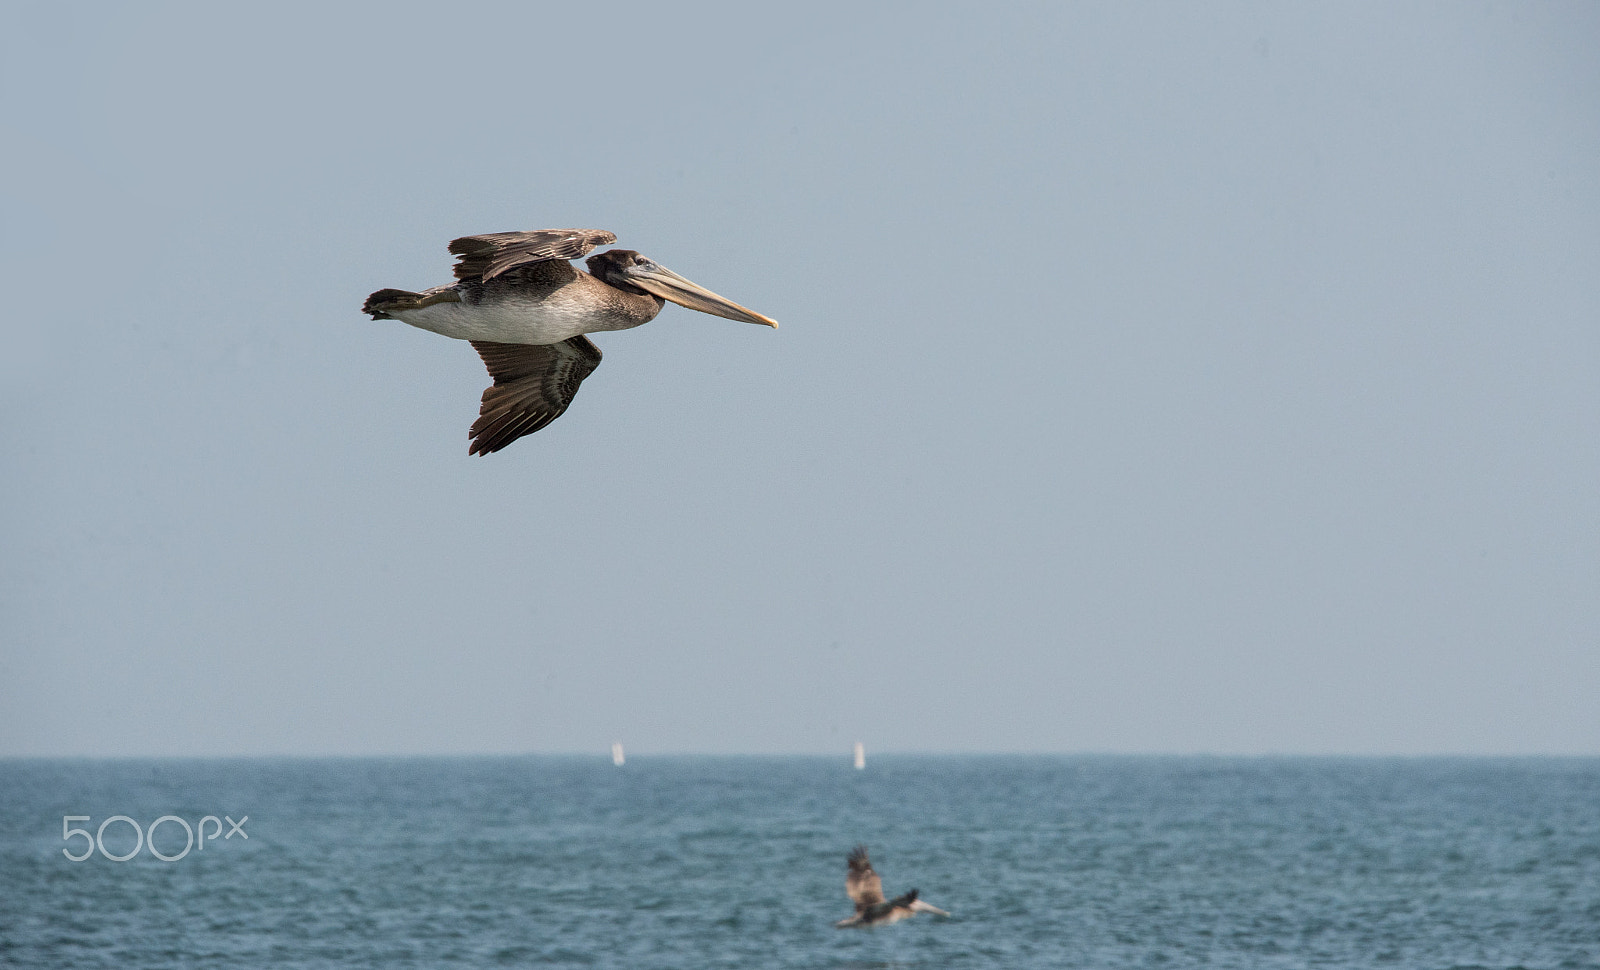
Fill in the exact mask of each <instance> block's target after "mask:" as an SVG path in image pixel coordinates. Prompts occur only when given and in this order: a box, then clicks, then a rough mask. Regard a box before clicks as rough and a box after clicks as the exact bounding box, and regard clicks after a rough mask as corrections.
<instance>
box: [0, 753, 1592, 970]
mask: <svg viewBox="0 0 1600 970" xmlns="http://www.w3.org/2000/svg"><path fill="white" fill-rule="evenodd" d="M85 815H87V816H89V820H88V821H81V820H75V821H69V822H68V823H66V827H67V828H82V829H85V830H86V831H88V832H89V838H86V837H84V836H81V835H75V836H73V837H72V838H71V839H69V840H65V841H64V840H63V837H62V836H63V821H62V819H63V816H85ZM114 815H125V816H128V817H129V818H130V819H132V820H133V821H134V822H136V823H138V825H139V827H140V830H141V831H143V830H144V829H147V828H148V827H149V826H150V823H151V822H153V821H155V820H156V819H158V818H160V817H162V816H167V815H172V816H176V817H178V818H180V819H183V820H184V821H186V822H187V823H189V825H190V827H191V829H192V828H193V827H194V826H195V825H196V824H197V823H199V820H200V819H201V818H203V817H205V816H208V815H209V816H217V817H218V823H217V824H216V825H215V826H213V824H212V823H209V822H208V823H205V825H204V826H203V828H204V831H205V832H206V833H207V841H206V842H205V844H204V848H203V849H201V848H191V849H190V851H189V852H188V853H187V854H186V855H184V856H183V857H182V858H179V859H177V861H174V862H163V861H161V860H160V859H159V858H157V857H156V856H154V855H152V854H151V851H150V848H151V847H150V845H149V844H148V842H147V843H146V844H145V845H143V846H141V847H140V849H139V852H138V853H137V854H136V855H134V856H133V857H132V858H131V859H129V860H128V861H126V862H114V861H111V860H109V859H108V858H106V857H105V855H102V854H101V852H100V851H99V849H98V848H95V849H94V852H93V854H92V855H91V856H90V858H88V859H86V860H85V861H82V862H73V861H70V860H68V859H67V858H66V857H64V855H63V849H66V850H67V851H68V852H71V853H72V854H73V855H79V854H82V853H83V852H84V851H85V849H86V848H88V847H89V846H90V844H92V843H90V839H91V838H92V837H93V835H94V834H95V832H97V831H99V830H100V826H101V824H102V823H104V822H105V820H106V819H107V818H110V817H111V816H114ZM245 816H248V821H246V822H244V824H243V828H242V831H243V833H244V834H242V835H241V834H234V835H233V837H231V838H223V837H222V834H221V833H226V832H227V831H228V830H229V828H230V826H229V825H228V824H227V823H226V822H223V821H222V819H223V817H227V818H231V819H232V820H233V821H235V822H237V821H240V820H241V819H243V818H244V817H245ZM213 828H216V829H217V830H218V831H217V832H215V833H214V832H213V831H212V830H213ZM246 836H248V838H246ZM101 841H102V842H103V844H104V849H105V852H106V853H108V854H110V855H116V856H122V855H126V854H127V853H128V852H129V851H130V850H132V849H133V848H135V846H136V842H135V833H134V829H133V826H132V825H131V824H129V823H127V822H123V821H117V822H112V823H109V824H108V825H107V826H106V828H105V829H104V831H103V833H102V835H101ZM857 842H863V843H866V844H867V845H869V846H870V847H871V850H872V858H873V861H874V863H875V864H876V866H877V869H878V871H879V872H880V873H881V874H882V876H883V878H884V883H885V888H886V889H887V890H888V891H890V892H899V891H903V890H905V889H909V888H911V887H913V886H915V887H917V888H919V889H920V890H921V892H922V896H923V898H925V899H927V900H929V901H930V902H932V903H934V904H935V905H937V906H940V907H943V908H945V909H948V910H950V911H951V912H952V914H953V916H952V918H951V919H948V920H941V919H938V918H937V917H932V916H919V917H917V918H916V919H913V920H909V921H905V922H901V923H899V924H896V925H894V926H891V927H886V928H882V929H877V930H866V931H864V930H853V931H840V930H835V929H833V926H832V924H833V922H834V921H835V920H837V919H840V918H842V917H844V916H846V915H848V914H849V913H850V909H851V907H850V903H849V901H848V900H847V899H846V897H845V894H844V856H845V853H846V852H847V851H848V849H849V848H850V846H852V845H854V844H855V843H857ZM186 844H187V843H186V839H185V832H184V829H183V827H182V825H181V824H180V823H177V822H173V821H167V822H163V823H161V825H160V826H159V827H158V828H157V830H156V834H155V845H154V847H155V849H156V850H158V851H159V852H160V853H161V854H163V855H166V856H176V855H178V854H179V853H181V852H182V851H183V850H184V847H185V845H186ZM0 964H7V965H16V966H42V967H68V966H71V967H368V966H383V967H458V966H459V967H502V966H546V965H572V966H592V967H619V968H620V967H630V968H631V967H640V968H650V967H684V968H690V967H863V968H864V967H930V968H933V967H1108V968H1109V967H1135V966H1137V967H1153V966H1162V967H1187V966H1207V967H1376V966H1399V967H1440V968H1447V967H1507V968H1509V967H1550V968H1558V967H1572V968H1579V967H1600V760H1592V759H1585V760H1567V759H1530V760H1470V759H1469V760H1454V759H1450V760H1444V759H1438V760H1435V759H1422V760H1393V761H1390V760H1335V759H1212V758H1170V759H1169V758H1113V757H1015V758H1013V757H910V756H904V757H889V756H885V757H874V758H871V759H870V761H869V764H868V766H867V769H866V770H865V771H855V770H853V769H851V767H850V766H849V763H848V760H847V759H837V760H835V759H808V758H634V759H631V760H630V761H629V762H628V763H627V764H626V765H625V766H623V767H621V768H617V767H614V766H612V765H611V764H610V763H609V761H608V760H606V759H604V758H595V759H577V758H542V757H529V758H493V759H491V758H469V759H416V760H411V759H395V760H389V759H355V760H307V761H292V760H244V761H77V760H60V761H11V762H0Z"/></svg>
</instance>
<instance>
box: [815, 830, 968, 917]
mask: <svg viewBox="0 0 1600 970" xmlns="http://www.w3.org/2000/svg"><path fill="white" fill-rule="evenodd" d="M849 863H850V868H849V869H848V870H846V872H845V877H844V891H845V892H847V893H849V894H850V899H851V900H853V901H854V902H855V904H856V914H855V915H854V916H852V917H850V918H849V919H842V920H840V921H839V922H837V923H835V924H833V925H834V926H835V927H837V928H839V929H844V928H845V927H847V926H877V925H879V924H881V923H893V922H895V921H897V920H903V919H907V918H909V917H912V916H915V915H917V914H918V913H938V914H939V915H940V916H949V915H950V914H949V913H947V912H945V911H944V910H942V909H940V908H939V907H937V906H930V905H928V904H927V903H925V902H923V901H922V900H920V899H918V898H917V891H916V890H915V889H913V890H911V891H910V892H908V893H906V894H905V895H902V896H896V897H895V898H893V899H890V900H885V899H884V898H883V881H882V880H881V879H879V878H878V874H877V873H876V872H873V871H872V862H871V860H869V859H868V858H867V847H866V846H864V845H858V846H856V847H855V848H854V849H851V850H850V859H849Z"/></svg>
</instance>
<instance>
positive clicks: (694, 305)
mask: <svg viewBox="0 0 1600 970" xmlns="http://www.w3.org/2000/svg"><path fill="white" fill-rule="evenodd" d="M616 241H617V237H616V235H614V234H613V233H609V232H606V231H605V230H604V229H537V230H534V231H532V232H492V233H489V234H487V235H483V236H463V237H462V238H460V239H457V240H455V241H453V242H451V243H450V252H452V253H454V254H455V256H456V265H455V276H456V281H455V282H454V283H450V284H447V285H444V286H435V287H434V288H433V289H431V290H423V291H422V292H420V293H413V292H411V291H410V290H379V291H378V292H376V293H374V294H372V295H371V296H369V297H367V302H366V303H365V304H364V305H363V306H362V307H361V310H362V312H363V313H370V314H372V319H374V320H403V321H405V322H406V323H409V324H411V325H412V326H413V327H421V328H422V329H423V330H432V331H433V332H434V333H442V334H444V335H445V336H446V337H456V338H458V339H460V340H468V341H471V342H472V346H473V348H474V349H475V350H477V352H478V356H480V357H482V358H483V363H484V365H485V366H487V367H488V368H489V376H490V377H493V378H494V384H493V386H491V387H489V388H488V389H487V390H485V391H484V392H483V404H482V405H481V406H480V407H479V409H478V420H477V421H475V422H473V424H472V430H471V432H470V435H471V437H472V447H470V448H469V449H468V450H467V454H469V455H486V454H488V453H489V452H491V451H499V450H500V449H501V448H504V447H505V446H506V445H509V444H511V442H513V441H515V440H517V439H518V438H520V437H522V436H523V435H525V434H533V433H534V432H535V431H538V430H539V429H540V428H542V427H544V426H545V425H547V424H549V423H550V422H552V421H554V420H555V419H556V418H559V417H561V413H562V412H563V411H565V410H566V409H567V405H569V404H571V403H572V398H573V395H575V394H577V393H578V385H579V384H581V383H583V379H584V378H585V377H588V376H589V375H590V374H591V373H593V372H594V369H595V368H596V367H598V366H600V348H598V347H596V346H595V345H594V344H593V343H592V342H591V341H590V340H589V338H588V337H586V336H584V334H589V333H597V332H599V331H601V330H627V329H629V328H631V327H637V326H639V325H641V324H645V323H649V322H650V321H651V320H653V319H655V316H656V314H658V313H660V312H661V308H662V307H663V306H664V305H665V301H666V300H671V301H672V302H674V303H676V304H678V305H679V306H686V307H688V308H689V309H691V310H699V311H701V312H703V313H712V314H715V315H717V316H719V317H727V318H728V319H729V320H743V321H745V322H746V323H760V324H764V325H766V326H769V327H776V326H777V325H778V323H777V321H775V320H772V319H770V318H768V317H764V316H762V315H761V314H759V313H756V312H755V311H754V310H748V309H746V308H744V307H742V306H740V305H739V304H737V303H734V302H733V301H732V300H729V299H726V298H724V297H720V296H718V295H717V294H715V293H713V292H711V291H710V290H708V289H706V288H705V287H703V286H699V285H697V284H695V283H691V282H689V281H688V280H686V279H684V278H683V277H681V276H679V275H678V274H677V273H674V272H672V271H671V270H669V269H667V268H666V267H665V266H662V265H660V264H658V263H656V262H654V261H653V260H650V259H647V258H645V257H644V256H641V255H639V254H638V253H636V252H634V251H632V250H630V249H613V250H610V251H608V252H604V253H599V254H597V255H594V256H590V257H589V258H588V260H587V261H586V262H587V265H588V267H589V272H587V273H585V272H583V271H582V270H580V269H576V268H574V267H573V265H572V264H571V263H570V262H568V260H572V259H577V258H578V257H579V256H582V255H584V254H585V253H587V252H588V251H589V250H591V249H593V248H594V247H596V246H609V245H610V244H612V243H614V242H616Z"/></svg>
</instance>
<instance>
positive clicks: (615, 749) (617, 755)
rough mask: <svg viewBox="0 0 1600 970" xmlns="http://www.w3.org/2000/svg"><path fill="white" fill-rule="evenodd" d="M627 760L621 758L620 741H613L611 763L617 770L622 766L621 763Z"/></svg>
mask: <svg viewBox="0 0 1600 970" xmlns="http://www.w3.org/2000/svg"><path fill="white" fill-rule="evenodd" d="M627 760H628V759H627V758H624V757H623V756H622V742H621V741H613V742H611V763H612V764H614V765H616V766H617V767H618V768H621V767H622V765H623V762H625V761H627Z"/></svg>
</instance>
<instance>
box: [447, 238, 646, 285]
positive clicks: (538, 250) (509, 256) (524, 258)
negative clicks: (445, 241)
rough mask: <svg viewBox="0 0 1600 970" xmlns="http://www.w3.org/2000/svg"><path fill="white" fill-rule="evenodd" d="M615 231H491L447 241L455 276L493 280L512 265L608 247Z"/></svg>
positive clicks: (460, 278)
mask: <svg viewBox="0 0 1600 970" xmlns="http://www.w3.org/2000/svg"><path fill="white" fill-rule="evenodd" d="M616 241H617V234H616V233H614V232H607V231H606V230H604V229H534V230H532V231H530V232H490V233H485V234H484V235H481V236H462V237H461V238H460V239H452V240H451V241H450V251H451V252H452V253H455V255H456V265H455V274H456V279H458V280H462V281H466V280H474V279H481V280H484V281H488V280H492V279H494V278H495V277H496V276H499V275H500V274H501V273H504V272H505V271H506V270H508V269H511V268H512V267H514V266H523V265H526V264H528V263H537V262H542V261H544V260H547V259H577V258H578V257H579V256H583V255H586V254H587V253H588V252H589V250H591V249H593V248H594V247H596V246H609V245H611V244H612V243H614V242H616Z"/></svg>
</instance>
